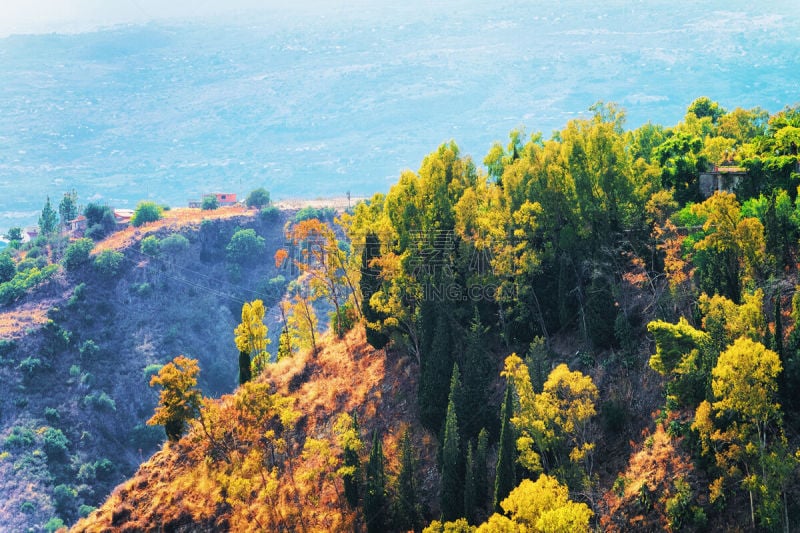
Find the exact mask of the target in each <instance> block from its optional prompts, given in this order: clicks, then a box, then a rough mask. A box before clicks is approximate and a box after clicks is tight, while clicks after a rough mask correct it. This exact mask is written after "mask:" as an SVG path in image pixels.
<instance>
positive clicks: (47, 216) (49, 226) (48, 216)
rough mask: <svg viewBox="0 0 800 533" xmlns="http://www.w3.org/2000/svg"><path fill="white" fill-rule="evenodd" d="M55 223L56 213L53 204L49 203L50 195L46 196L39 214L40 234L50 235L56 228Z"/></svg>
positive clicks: (56, 221) (56, 219) (56, 222)
mask: <svg viewBox="0 0 800 533" xmlns="http://www.w3.org/2000/svg"><path fill="white" fill-rule="evenodd" d="M57 225H58V215H57V214H56V212H55V210H54V209H53V206H52V205H50V197H49V196H48V197H47V200H46V201H45V203H44V207H43V208H42V214H41V215H40V216H39V232H40V233H41V234H42V235H50V234H51V233H53V232H54V231H55V230H56V226H57Z"/></svg>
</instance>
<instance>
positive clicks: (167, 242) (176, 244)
mask: <svg viewBox="0 0 800 533" xmlns="http://www.w3.org/2000/svg"><path fill="white" fill-rule="evenodd" d="M188 249H189V239H187V238H186V237H184V236H183V235H181V234H180V233H173V234H172V235H169V236H167V237H164V238H163V239H161V242H160V244H159V251H160V252H162V253H164V254H166V255H171V256H175V255H178V254H180V253H182V252H185V251H186V250H188ZM157 253H158V252H157Z"/></svg>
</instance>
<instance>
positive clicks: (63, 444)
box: [42, 427, 69, 460]
mask: <svg viewBox="0 0 800 533" xmlns="http://www.w3.org/2000/svg"><path fill="white" fill-rule="evenodd" d="M68 445H69V440H68V439H67V437H66V435H64V433H63V432H62V431H61V430H60V429H56V428H51V427H48V428H47V429H46V430H45V431H44V433H43V434H42V447H43V448H44V452H45V453H46V454H47V457H48V458H50V459H51V460H54V459H63V458H64V457H66V456H67V446H68Z"/></svg>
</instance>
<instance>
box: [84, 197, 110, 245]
mask: <svg viewBox="0 0 800 533" xmlns="http://www.w3.org/2000/svg"><path fill="white" fill-rule="evenodd" d="M83 216H85V217H86V227H87V228H88V229H87V230H86V233H85V235H86V237H89V238H91V239H95V240H99V239H102V238H103V237H105V236H106V235H108V234H109V233H111V232H112V231H114V230H115V229H117V219H116V218H115V217H114V211H112V209H111V208H110V207H108V206H107V205H100V204H95V203H90V204H89V205H87V206H86V209H84V210H83Z"/></svg>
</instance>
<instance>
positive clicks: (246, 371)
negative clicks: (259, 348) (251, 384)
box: [239, 351, 253, 385]
mask: <svg viewBox="0 0 800 533" xmlns="http://www.w3.org/2000/svg"><path fill="white" fill-rule="evenodd" d="M252 377H253V373H252V371H251V370H250V354H249V353H247V352H242V351H239V385H244V384H245V383H247V382H248V381H250V380H251V379H252Z"/></svg>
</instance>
